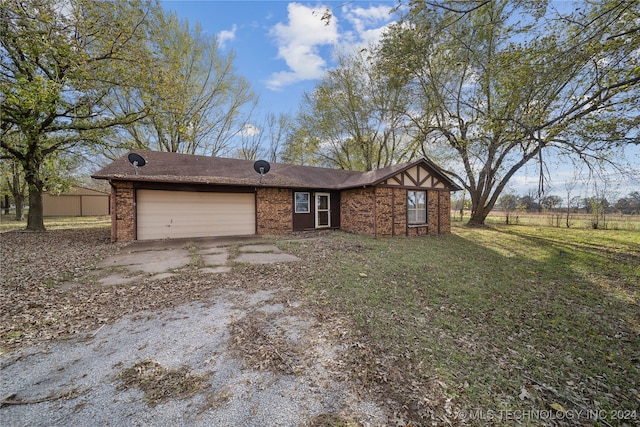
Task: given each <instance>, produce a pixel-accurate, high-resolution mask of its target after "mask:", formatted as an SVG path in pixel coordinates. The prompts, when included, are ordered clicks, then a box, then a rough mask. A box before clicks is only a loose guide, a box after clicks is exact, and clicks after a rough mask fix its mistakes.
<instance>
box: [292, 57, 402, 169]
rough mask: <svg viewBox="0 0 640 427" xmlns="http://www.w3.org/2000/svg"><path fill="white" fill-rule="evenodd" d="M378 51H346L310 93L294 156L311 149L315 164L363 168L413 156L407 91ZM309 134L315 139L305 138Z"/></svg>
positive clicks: (300, 118)
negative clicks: (407, 122) (388, 73)
mask: <svg viewBox="0 0 640 427" xmlns="http://www.w3.org/2000/svg"><path fill="white" fill-rule="evenodd" d="M375 49H376V48H375V47H370V48H369V49H363V50H362V51H360V52H357V53H352V54H342V55H341V56H340V57H339V59H338V66H337V67H336V68H335V69H333V70H329V71H328V72H327V74H326V76H325V77H324V78H323V79H322V81H321V82H320V83H319V84H318V85H317V87H316V88H315V90H314V91H313V92H312V93H307V94H306V95H305V96H304V98H303V105H302V108H301V111H300V113H299V115H298V122H297V128H296V130H294V132H293V134H294V136H293V137H292V138H291V139H290V140H289V142H288V144H287V147H286V148H285V151H287V152H288V153H289V152H290V153H291V154H292V156H291V157H293V158H295V157H296V156H295V155H293V153H302V152H307V153H310V154H311V155H312V157H313V159H314V162H315V163H318V164H323V165H326V166H331V167H337V168H340V169H350V170H360V171H370V170H374V169H378V168H381V167H385V166H389V165H391V164H394V163H397V162H398V161H403V160H408V159H410V158H411V156H412V154H411V153H412V151H413V150H412V147H411V144H410V140H409V138H408V137H407V136H406V134H405V132H404V127H403V121H404V118H403V112H404V111H406V108H407V105H408V99H407V94H406V92H405V91H404V90H403V88H402V86H401V85H398V84H397V83H396V82H394V81H393V80H392V79H389V78H387V77H386V76H385V75H384V70H382V69H380V68H379V67H378V66H377V64H376V62H375V61H374V60H373V57H375V56H376V52H375ZM305 134H306V135H313V138H306V137H301V135H305ZM319 141H321V143H319ZM286 156H289V154H287V155H286Z"/></svg>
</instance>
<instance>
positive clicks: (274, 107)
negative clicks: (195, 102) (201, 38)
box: [160, 0, 395, 114]
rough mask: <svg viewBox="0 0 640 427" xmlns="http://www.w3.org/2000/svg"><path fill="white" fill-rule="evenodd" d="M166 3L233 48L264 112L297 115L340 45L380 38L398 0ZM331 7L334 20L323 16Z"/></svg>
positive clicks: (226, 47)
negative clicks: (303, 98) (300, 106)
mask: <svg viewBox="0 0 640 427" xmlns="http://www.w3.org/2000/svg"><path fill="white" fill-rule="evenodd" d="M160 4H161V5H162V7H163V8H164V9H166V10H170V11H173V12H175V13H176V14H177V15H178V16H179V17H180V18H183V19H187V20H188V21H189V24H190V25H194V24H195V23H196V22H199V23H200V24H201V26H202V30H203V31H204V32H206V33H207V34H212V35H216V36H217V37H218V42H219V46H220V47H221V48H222V49H223V50H227V51H228V50H233V51H234V53H235V56H236V59H235V66H236V70H237V73H238V74H239V75H241V76H243V77H244V78H246V79H248V80H249V81H250V82H251V84H252V86H253V90H254V91H255V92H256V93H257V94H258V95H259V97H260V107H261V109H262V110H263V111H271V112H275V113H279V112H285V113H286V112H290V113H292V114H293V113H295V112H296V111H297V109H298V104H299V101H300V99H301V96H302V94H303V93H304V92H305V91H310V90H312V89H313V87H314V85H315V83H316V82H317V81H318V79H320V78H321V77H322V74H323V72H324V71H325V70H326V69H327V68H330V67H331V66H332V65H333V62H332V54H333V53H334V52H335V49H343V48H348V47H352V46H359V45H366V44H367V42H369V41H375V40H376V39H377V37H378V36H379V35H380V32H381V30H382V28H383V27H384V26H385V25H387V24H389V23H390V22H391V21H392V20H393V18H394V17H393V15H391V14H390V13H389V11H390V9H391V8H392V7H393V6H395V2H394V1H375V2H370V1H348V2H345V1H326V0H325V1H324V2H322V3H306V2H290V1H278V0H270V1H260V0H252V1H244V0H239V1H238V0H237V1H224V0H200V1H195V0H169V1H161V3H160ZM327 7H329V8H330V10H331V12H332V18H331V20H329V21H327V20H322V16H323V14H324V13H325V10H326V9H327Z"/></svg>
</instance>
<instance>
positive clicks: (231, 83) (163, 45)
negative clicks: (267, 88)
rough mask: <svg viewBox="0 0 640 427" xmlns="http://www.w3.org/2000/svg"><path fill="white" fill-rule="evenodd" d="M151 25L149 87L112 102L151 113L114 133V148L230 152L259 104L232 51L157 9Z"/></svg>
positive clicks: (121, 91)
mask: <svg viewBox="0 0 640 427" xmlns="http://www.w3.org/2000/svg"><path fill="white" fill-rule="evenodd" d="M150 21H151V25H150V26H149V34H148V37H147V38H148V44H149V49H150V50H152V51H153V52H154V59H155V64H154V66H153V67H152V68H150V69H148V70H146V73H147V80H148V84H147V85H145V86H136V87H119V88H118V90H117V91H116V92H115V96H114V103H113V108H114V109H115V111H116V112H117V111H139V110H145V111H147V112H148V115H147V117H145V118H144V119H143V120H140V121H137V122H134V123H132V124H131V125H129V126H127V127H126V132H120V133H118V134H116V135H113V141H114V144H113V146H115V147H118V146H121V147H124V148H126V149H131V148H143V149H149V150H156V151H170V152H178V153H188V154H205V155H217V154H219V153H221V152H225V151H228V150H229V148H230V145H231V142H232V140H233V138H234V137H235V136H237V135H238V133H239V132H240V131H241V129H243V128H244V127H245V125H246V122H247V120H248V118H249V117H250V113H251V112H252V110H253V107H254V106H255V102H256V100H257V98H256V96H255V94H254V93H253V92H252V91H251V86H250V84H249V82H247V81H246V80H245V79H244V78H242V77H240V76H238V75H237V74H236V72H235V69H234V66H233V63H234V53H233V52H228V53H225V52H223V51H222V50H221V49H220V48H219V47H218V40H217V38H216V37H215V36H207V35H204V33H203V32H202V29H201V28H200V26H199V24H196V25H195V26H190V25H189V23H188V22H187V21H181V20H179V19H178V17H177V16H176V15H175V14H171V13H166V12H164V11H162V10H161V9H155V10H154V13H153V15H152V16H151V18H150ZM116 153H117V154H118V155H119V154H120V153H119V152H118V151H116Z"/></svg>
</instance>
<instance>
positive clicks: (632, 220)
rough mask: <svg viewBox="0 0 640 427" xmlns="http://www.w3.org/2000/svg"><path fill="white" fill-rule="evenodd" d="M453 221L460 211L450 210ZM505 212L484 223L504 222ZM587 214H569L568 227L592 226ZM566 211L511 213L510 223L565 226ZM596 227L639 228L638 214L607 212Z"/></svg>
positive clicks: (493, 215) (490, 215)
mask: <svg viewBox="0 0 640 427" xmlns="http://www.w3.org/2000/svg"><path fill="white" fill-rule="evenodd" d="M451 217H452V218H453V220H454V222H460V212H459V211H458V212H452V213H451ZM469 217H470V212H465V215H464V218H463V223H466V222H467V221H468V220H469ZM505 217H506V215H505V213H504V212H499V211H494V212H491V213H490V214H489V216H488V217H487V220H486V224H504V223H505ZM514 221H515V222H514ZM591 221H592V217H591V215H589V214H583V213H579V214H578V213H576V214H570V215H569V224H570V228H593V227H592V225H591ZM566 222H567V218H566V213H529V212H517V213H512V214H511V217H510V223H512V224H513V225H535V226H549V227H560V228H566V227H567V225H566ZM598 228H600V229H603V230H640V215H620V214H609V215H606V216H605V218H604V219H602V218H600V222H599V224H598Z"/></svg>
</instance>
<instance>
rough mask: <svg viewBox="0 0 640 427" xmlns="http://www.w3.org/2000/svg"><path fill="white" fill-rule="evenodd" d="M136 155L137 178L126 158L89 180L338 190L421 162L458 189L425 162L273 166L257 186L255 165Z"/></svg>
mask: <svg viewBox="0 0 640 427" xmlns="http://www.w3.org/2000/svg"><path fill="white" fill-rule="evenodd" d="M135 152H136V153H137V154H140V155H141V156H142V157H144V159H145V160H146V165H145V166H143V167H138V174H137V175H136V174H135V171H134V168H133V166H132V165H131V164H130V163H129V161H128V159H127V155H128V154H127V155H124V156H122V157H120V158H119V159H117V160H115V161H113V163H111V164H110V165H108V166H106V167H105V168H103V169H101V170H100V171H98V172H96V173H95V174H94V175H92V177H93V178H97V179H110V180H115V181H146V182H169V183H198V184H223V185H233V186H252V187H253V186H263V187H282V188H310V189H336V190H340V189H346V188H355V187H363V186H368V185H375V184H377V183H379V182H381V181H383V180H385V179H387V178H389V177H391V176H393V175H395V174H397V173H398V172H400V171H402V170H404V169H408V168H410V167H412V166H414V165H416V164H419V163H421V162H424V164H425V166H426V167H427V169H429V170H430V171H431V172H432V173H434V174H436V175H437V176H438V177H439V178H440V179H441V180H442V181H444V182H445V183H446V184H448V185H449V186H450V187H451V189H452V190H457V189H459V187H458V186H457V185H455V184H454V183H453V182H452V181H451V180H450V179H449V178H447V177H446V176H445V175H444V174H443V173H442V172H441V171H440V169H439V168H438V167H437V166H435V165H434V164H433V163H431V162H430V161H428V160H426V159H420V160H417V161H414V162H410V163H403V164H398V165H394V166H390V167H387V168H383V169H378V170H376V171H371V172H356V171H348V170H343V169H328V168H318V167H312V166H300V165H290V164H284V163H272V164H271V169H270V171H269V173H267V174H266V175H264V177H263V179H262V183H261V184H260V183H259V181H260V176H259V175H258V174H257V173H256V172H255V171H254V170H253V163H254V162H253V161H252V160H240V159H227V158H222V157H207V156H194V155H190V154H177V153H167V152H160V151H142V150H136V151H135Z"/></svg>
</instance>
